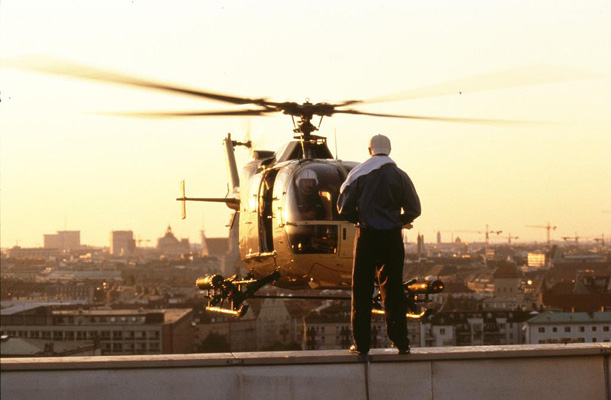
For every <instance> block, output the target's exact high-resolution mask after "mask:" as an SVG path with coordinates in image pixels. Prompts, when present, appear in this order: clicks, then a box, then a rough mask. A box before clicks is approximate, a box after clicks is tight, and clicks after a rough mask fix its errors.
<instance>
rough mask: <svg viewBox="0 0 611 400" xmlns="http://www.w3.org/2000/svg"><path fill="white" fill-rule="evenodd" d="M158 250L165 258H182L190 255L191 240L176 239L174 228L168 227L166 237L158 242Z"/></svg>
mask: <svg viewBox="0 0 611 400" xmlns="http://www.w3.org/2000/svg"><path fill="white" fill-rule="evenodd" d="M157 249H158V250H159V251H160V252H161V253H162V254H163V255H165V256H168V257H180V256H183V255H185V254H189V252H190V245H189V239H181V240H178V239H176V236H174V234H173V233H172V227H170V226H168V228H167V229H166V231H165V235H164V236H163V237H161V238H159V239H158V240H157Z"/></svg>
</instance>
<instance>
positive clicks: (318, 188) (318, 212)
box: [287, 163, 347, 221]
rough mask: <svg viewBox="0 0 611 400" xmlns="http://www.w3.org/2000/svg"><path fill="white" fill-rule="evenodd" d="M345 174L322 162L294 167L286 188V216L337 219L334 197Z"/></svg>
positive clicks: (301, 218) (319, 219) (325, 219)
mask: <svg viewBox="0 0 611 400" xmlns="http://www.w3.org/2000/svg"><path fill="white" fill-rule="evenodd" d="M346 174H347V172H345V171H342V169H340V168H338V166H336V165H333V164H326V163H308V164H305V165H304V166H303V167H301V168H300V169H299V170H297V172H296V173H295V174H294V175H293V179H292V182H291V183H290V184H289V187H288V191H287V201H288V220H289V221H336V220H339V219H340V218H339V215H338V213H337V207H336V205H337V197H338V196H339V188H340V187H341V185H342V183H343V182H344V179H345V178H346V176H345V175H346Z"/></svg>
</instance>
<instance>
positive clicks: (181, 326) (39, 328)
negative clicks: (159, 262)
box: [0, 305, 193, 355]
mask: <svg viewBox="0 0 611 400" xmlns="http://www.w3.org/2000/svg"><path fill="white" fill-rule="evenodd" d="M191 322H192V310H191V309H166V310H144V309H136V310H96V309H93V310H82V309H81V310H58V309H54V308H53V307H48V306H40V305H36V306H32V307H28V306H21V305H20V306H15V307H10V308H6V309H3V310H2V311H1V320H0V329H1V331H2V334H3V335H8V336H9V337H17V338H24V339H42V340H47V341H49V342H62V341H90V342H93V343H96V344H99V347H100V349H101V353H102V355H129V354H180V353H190V352H192V349H193V328H192V325H191Z"/></svg>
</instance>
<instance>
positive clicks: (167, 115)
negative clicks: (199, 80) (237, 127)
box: [98, 109, 276, 118]
mask: <svg viewBox="0 0 611 400" xmlns="http://www.w3.org/2000/svg"><path fill="white" fill-rule="evenodd" d="M272 112H276V111H275V110H265V109H263V110H227V111H167V112H166V111H158V112H155V111H153V112H138V111H135V112H109V113H98V114H105V115H120V116H124V117H143V118H172V117H222V116H232V117H236V116H257V115H265V114H267V113H272Z"/></svg>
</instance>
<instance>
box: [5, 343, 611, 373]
mask: <svg viewBox="0 0 611 400" xmlns="http://www.w3.org/2000/svg"><path fill="white" fill-rule="evenodd" d="M609 354H611V344H609V343H588V344H566V345H559V344H553V345H551V344H541V345H512V346H465V347H433V348H428V347H427V348H413V349H412V353H411V354H410V355H398V354H397V351H396V349H375V350H372V351H371V352H370V354H369V356H368V357H363V356H355V355H352V354H350V353H349V352H348V351H347V350H315V351H286V352H283V351H277V352H252V353H211V354H168V355H138V356H98V357H48V358H42V357H39V358H2V359H0V367H1V368H0V370H1V371H2V372H11V371H41V370H92V369H144V368H205V367H235V366H260V365H303V364H346V363H359V362H364V361H369V362H372V363H384V362H399V361H400V362H411V361H414V362H419V361H445V360H469V359H506V358H541V357H570V356H597V355H598V356H600V355H603V356H608V355H609Z"/></svg>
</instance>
